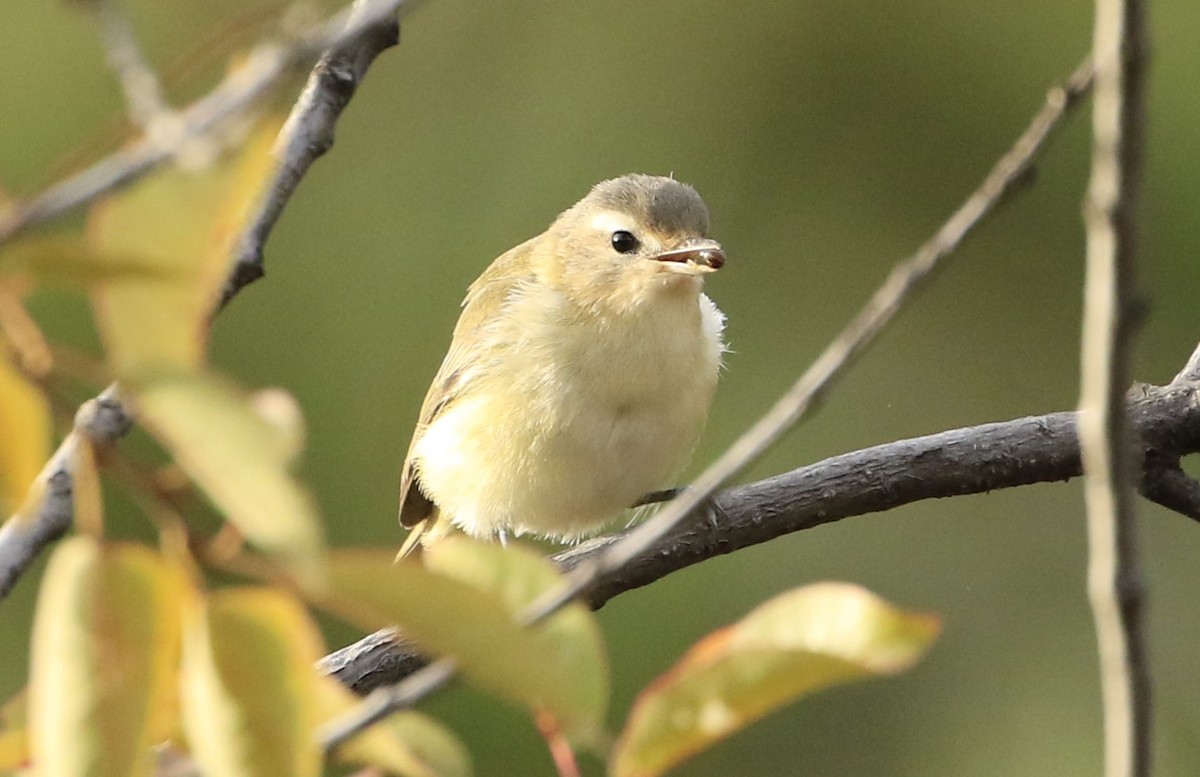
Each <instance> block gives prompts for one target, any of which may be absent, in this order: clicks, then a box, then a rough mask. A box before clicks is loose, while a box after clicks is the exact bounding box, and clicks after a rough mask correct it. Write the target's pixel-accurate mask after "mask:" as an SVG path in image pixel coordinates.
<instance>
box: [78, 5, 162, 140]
mask: <svg viewBox="0 0 1200 777" xmlns="http://www.w3.org/2000/svg"><path fill="white" fill-rule="evenodd" d="M90 5H91V7H92V11H93V13H95V14H96V22H97V23H98V24H99V26H100V38H101V40H102V41H103V43H104V50H105V53H106V54H107V56H108V65H109V67H111V68H112V70H113V72H114V73H115V74H116V76H117V80H118V81H119V82H120V83H121V90H122V91H123V92H124V93H125V106H126V109H127V110H128V112H129V118H130V120H131V121H132V122H133V124H134V126H136V127H141V129H142V131H143V132H145V133H146V134H148V135H149V134H154V125H155V123H156V122H159V121H162V120H164V119H168V117H170V116H171V115H172V111H171V109H170V107H169V106H168V105H167V103H166V101H165V100H164V99H163V93H162V86H161V84H160V83H159V80H158V74H157V73H155V72H154V68H152V67H151V66H150V63H149V62H148V61H146V57H145V56H144V55H143V54H142V48H141V46H140V45H139V44H138V41H137V36H135V35H134V33H133V26H132V25H130V23H129V19H128V18H127V17H126V16H125V14H124V13H122V12H121V9H120V8H118V7H117V5H116V3H114V2H113V0H93V2H92V3H91V4H90Z"/></svg>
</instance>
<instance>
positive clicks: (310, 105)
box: [221, 3, 400, 306]
mask: <svg viewBox="0 0 1200 777" xmlns="http://www.w3.org/2000/svg"><path fill="white" fill-rule="evenodd" d="M365 7H366V4H364V3H356V4H355V10H356V11H357V12H358V14H361V13H364V11H363V10H362V9H363V8H365ZM357 18H358V17H357V16H354V17H352V19H351V22H352V23H353V22H355V21H357ZM399 41H400V26H399V24H398V22H396V20H395V19H394V17H393V18H390V19H384V20H382V21H380V22H378V23H376V24H373V25H370V26H367V27H362V28H361V29H360V30H359V32H358V34H356V35H354V36H352V37H350V38H347V39H346V40H345V41H344V42H343V43H341V44H339V45H338V46H337V47H336V48H333V49H330V50H329V51H327V52H325V54H324V55H322V57H321V59H320V61H318V62H317V65H316V67H314V68H313V70H312V73H311V74H309V77H308V83H307V84H306V85H305V87H304V91H303V92H302V93H301V94H300V98H299V99H298V100H297V101H296V104H295V106H294V107H293V108H292V113H291V115H290V116H289V117H288V120H287V124H285V125H284V127H283V129H282V130H281V131H280V134H279V140H278V143H277V146H276V153H277V154H278V155H279V156H280V160H279V167H278V169H277V170H276V173H275V181H274V183H273V185H272V186H271V187H270V190H269V192H268V194H267V196H266V197H265V198H264V199H263V201H262V202H261V203H260V205H259V210H258V212H257V213H256V214H255V216H254V218H253V219H251V221H250V227H249V228H248V229H247V230H246V232H245V234H244V235H243V236H242V239H241V241H240V242H239V243H238V246H237V254H236V257H235V259H234V263H233V271H232V272H231V274H230V276H229V282H228V283H227V284H226V286H225V290H224V293H223V295H222V298H221V305H222V306H224V305H225V304H226V303H228V302H229V300H231V299H233V297H234V295H235V294H237V293H238V291H240V290H241V288H242V287H243V286H245V285H246V284H248V283H250V282H252V281H254V280H257V279H258V278H260V277H262V274H263V246H264V245H265V244H266V242H267V238H268V237H269V236H270V234H271V230H272V229H274V228H275V223H276V222H277V221H278V220H279V216H280V215H281V214H282V213H283V209H284V206H286V205H287V203H288V201H289V200H291V198H292V194H293V193H294V192H295V191H296V187H297V186H298V185H299V184H300V181H301V180H302V179H303V178H304V175H305V174H306V173H307V172H308V168H309V167H311V166H312V163H313V162H315V161H316V160H317V159H318V158H320V157H321V156H323V155H324V154H325V152H327V151H328V150H329V149H330V148H332V147H333V140H334V129H335V127H336V126H337V121H338V118H339V117H340V116H341V114H342V111H343V110H345V108H346V106H347V105H348V104H349V103H350V99H351V98H352V97H354V93H355V91H357V89H358V85H359V84H360V83H362V79H363V77H364V76H365V75H366V74H367V70H368V69H369V68H370V67H371V64H372V63H373V62H374V61H375V58H376V57H377V56H379V54H381V53H382V52H383V51H384V50H385V49H388V48H390V47H392V46H395V45H396V44H397V43H399Z"/></svg>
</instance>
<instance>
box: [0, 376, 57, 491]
mask: <svg viewBox="0 0 1200 777" xmlns="http://www.w3.org/2000/svg"><path fill="white" fill-rule="evenodd" d="M50 430H51V427H50V405H49V403H48V402H47V401H46V398H45V397H44V396H42V392H41V391H40V390H39V389H38V388H37V386H35V385H34V384H32V383H30V382H29V381H28V380H26V379H25V376H24V375H22V374H21V373H20V372H19V371H18V370H17V369H16V368H15V367H14V366H13V365H11V364H9V363H8V361H6V360H5V359H4V358H3V356H0V510H3V511H4V513H5V514H8V513H12V512H15V511H16V510H17V508H19V507H20V506H21V504H22V502H23V501H24V500H25V496H26V494H27V493H28V492H29V486H30V485H31V484H32V483H33V481H34V478H36V477H37V475H38V472H40V471H41V469H42V465H43V464H45V463H46V459H47V458H49V456H50Z"/></svg>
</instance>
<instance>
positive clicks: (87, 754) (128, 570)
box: [29, 536, 183, 777]
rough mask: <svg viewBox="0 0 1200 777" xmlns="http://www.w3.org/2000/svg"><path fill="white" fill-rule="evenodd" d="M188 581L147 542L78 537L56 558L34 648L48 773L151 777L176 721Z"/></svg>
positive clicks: (34, 693) (35, 700) (35, 723)
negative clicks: (154, 755)
mask: <svg viewBox="0 0 1200 777" xmlns="http://www.w3.org/2000/svg"><path fill="white" fill-rule="evenodd" d="M182 591H183V583H182V578H181V576H180V575H179V574H178V572H177V571H176V570H175V569H174V568H172V567H169V566H168V565H167V564H166V563H165V562H164V561H163V560H162V559H161V558H160V557H159V556H158V555H157V554H156V553H154V552H153V551H151V550H149V549H148V548H145V547H143V546H140V545H132V544H119V545H102V544H100V543H99V542H97V541H96V540H94V539H92V538H89V537H84V536H76V537H73V538H71V539H68V540H66V541H64V542H63V543H62V545H60V546H59V548H58V549H57V550H56V551H55V553H54V555H53V556H52V557H51V560H50V564H49V567H48V568H47V570H46V576H45V579H44V580H43V581H42V588H41V592H40V594H39V597H38V605H37V614H36V616H35V621H34V627H33V643H32V646H31V648H30V656H31V668H30V677H31V680H30V686H29V687H30V690H29V721H30V750H31V752H32V755H33V763H34V764H35V766H36V768H37V771H38V773H39V774H46V775H95V776H97V777H99V776H100V775H112V776H113V777H131V776H136V775H144V774H149V773H150V772H151V767H152V759H151V751H150V747H151V745H152V744H154V742H155V741H156V736H160V735H161V732H164V731H166V730H168V729H169V728H170V726H171V723H172V719H173V716H174V699H175V670H176V668H177V667H178V660H179V634H180V618H179V607H180V602H181V600H182Z"/></svg>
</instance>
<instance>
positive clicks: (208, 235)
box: [88, 119, 279, 376]
mask: <svg viewBox="0 0 1200 777" xmlns="http://www.w3.org/2000/svg"><path fill="white" fill-rule="evenodd" d="M278 129H279V124H278V121H277V120H275V119H272V120H269V121H265V122H263V125H262V126H261V127H259V128H258V129H257V130H256V131H255V132H254V133H253V134H252V135H251V136H250V137H249V138H248V139H247V141H246V142H245V143H244V144H243V145H242V146H241V147H240V148H239V149H238V151H237V153H235V154H229V155H226V156H225V157H223V158H221V159H220V160H218V161H217V162H215V163H214V164H212V165H210V166H209V167H207V168H205V169H203V170H200V171H187V170H182V169H179V168H170V169H165V170H162V171H160V172H157V173H155V174H154V175H151V176H148V177H146V178H145V179H143V180H142V181H139V182H138V183H136V184H134V185H133V186H131V187H129V188H128V189H125V190H123V191H121V192H119V193H118V194H115V195H113V196H111V197H108V198H106V199H105V200H103V201H102V202H100V203H98V204H97V205H96V206H94V207H93V208H92V210H91V212H90V213H89V218H88V237H89V239H90V242H91V244H92V246H93V247H94V249H95V250H96V251H99V252H101V253H103V254H105V255H109V256H117V257H128V258H129V260H131V261H133V262H136V263H138V264H140V265H144V266H145V267H147V268H148V269H150V270H152V271H153V274H152V276H151V277H136V276H135V277H126V278H120V279H117V278H113V279H108V280H106V281H105V282H103V283H100V284H99V285H98V287H97V288H96V290H95V293H94V295H93V303H94V308H95V311H96V320H97V324H98V326H99V329H100V333H101V336H102V339H103V341H104V343H105V349H106V352H107V353H108V356H109V360H110V363H111V364H112V366H113V368H114V370H115V371H116V372H117V374H118V375H121V376H125V375H128V374H131V373H134V372H137V371H140V370H143V369H146V368H162V367H174V368H195V367H198V366H199V365H200V364H201V363H202V361H203V358H204V352H205V349H206V347H207V341H208V319H209V317H210V316H211V314H212V312H213V310H214V308H215V306H216V304H217V301H218V299H219V297H220V292H221V289H222V287H223V286H224V284H225V279H226V277H227V275H228V273H229V269H230V258H231V255H232V250H233V248H234V247H235V246H234V244H233V243H234V241H235V240H236V239H237V236H238V235H239V233H240V230H241V227H242V225H243V223H244V222H245V220H246V218H247V217H248V216H249V214H250V213H251V212H252V208H253V206H254V205H255V203H257V202H258V200H259V198H260V197H261V194H262V191H263V188H264V184H265V183H266V182H267V181H268V180H269V178H270V174H271V173H272V172H273V171H274V169H275V166H276V161H275V158H274V156H273V155H272V153H271V148H272V144H273V143H274V138H275V135H276V134H277V132H278Z"/></svg>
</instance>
